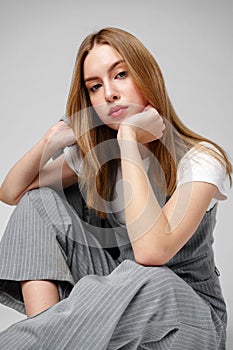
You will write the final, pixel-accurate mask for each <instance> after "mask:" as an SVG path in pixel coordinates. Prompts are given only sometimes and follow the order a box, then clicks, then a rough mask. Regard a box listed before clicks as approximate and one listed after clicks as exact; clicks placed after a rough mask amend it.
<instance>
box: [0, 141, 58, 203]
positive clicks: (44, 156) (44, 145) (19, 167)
mask: <svg viewBox="0 0 233 350" xmlns="http://www.w3.org/2000/svg"><path fill="white" fill-rule="evenodd" d="M54 146H55V145H51V144H49V142H47V138H46V137H43V138H42V139H41V140H40V141H39V142H38V143H37V144H36V145H35V146H34V147H33V148H32V149H31V150H30V151H29V152H27V153H26V154H25V155H24V156H23V157H22V158H21V159H20V160H19V161H18V162H17V163H16V164H15V165H14V166H13V167H12V168H11V169H10V171H9V172H8V174H7V176H6V178H5V180H4V181H3V183H2V185H1V192H0V200H1V201H3V202H5V203H8V204H15V202H17V199H18V197H20V196H21V194H22V193H23V192H25V190H26V189H27V188H28V187H29V186H30V184H31V183H32V182H33V181H35V179H36V178H38V180H37V182H38V186H39V176H38V175H39V172H40V169H42V168H43V166H44V165H45V164H46V163H47V161H48V160H49V159H50V158H51V156H52V155H53V154H54V152H55V151H56V147H54ZM34 187H37V184H36V183H35V184H34Z"/></svg>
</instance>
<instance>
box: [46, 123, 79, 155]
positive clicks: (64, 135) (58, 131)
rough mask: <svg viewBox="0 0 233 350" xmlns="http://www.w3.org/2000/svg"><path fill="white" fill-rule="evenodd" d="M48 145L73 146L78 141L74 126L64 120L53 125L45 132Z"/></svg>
mask: <svg viewBox="0 0 233 350" xmlns="http://www.w3.org/2000/svg"><path fill="white" fill-rule="evenodd" d="M45 138H46V141H47V144H48V145H51V146H52V147H53V148H55V149H60V148H64V147H66V146H71V145H73V144H74V143H76V138H75V136H74V132H73V130H72V128H71V127H70V126H69V125H68V124H67V123H65V122H64V121H59V122H57V123H56V124H55V125H53V126H52V127H51V128H50V129H49V130H48V131H47V133H46V134H45Z"/></svg>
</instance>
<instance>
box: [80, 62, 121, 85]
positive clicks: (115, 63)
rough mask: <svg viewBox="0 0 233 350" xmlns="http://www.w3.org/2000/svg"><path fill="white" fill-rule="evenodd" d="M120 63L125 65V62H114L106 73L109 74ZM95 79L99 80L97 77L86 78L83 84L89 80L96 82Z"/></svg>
mask: <svg viewBox="0 0 233 350" xmlns="http://www.w3.org/2000/svg"><path fill="white" fill-rule="evenodd" d="M121 63H125V61H124V60H117V61H116V62H114V63H113V64H111V66H110V67H109V68H108V73H110V72H111V71H112V70H113V69H114V68H116V67H117V66H118V65H119V64H121ZM97 79H99V77H97V76H95V77H94V76H93V77H88V78H86V79H84V83H87V82H88V81H90V80H97Z"/></svg>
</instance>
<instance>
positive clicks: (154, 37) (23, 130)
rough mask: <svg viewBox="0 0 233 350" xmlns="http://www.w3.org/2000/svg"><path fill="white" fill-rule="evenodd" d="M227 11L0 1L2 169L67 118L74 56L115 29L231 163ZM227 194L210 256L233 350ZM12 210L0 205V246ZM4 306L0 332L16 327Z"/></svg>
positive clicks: (209, 5)
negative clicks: (88, 39) (149, 57)
mask: <svg viewBox="0 0 233 350" xmlns="http://www.w3.org/2000/svg"><path fill="white" fill-rule="evenodd" d="M232 16H233V2H232V1H230V0H229V1H227V0H221V1H220V0H219V1H217V0H196V1H194V0H193V1H191V0H161V1H159V0H151V1H146V0H145V1H143V2H137V1H135V0H132V1H130V0H128V1H127V0H118V1H110V0H104V1H93V2H91V1H90V0H89V1H74V0H73V1H72V0H64V1H59V0H57V1H55V0H54V1H53V0H47V1H33V0H30V1H29V0H28V1H27V0H21V1H17V0H14V1H12V0H6V1H2V0H1V1H0V44H1V56H0V79H1V80H0V81H1V84H0V98H1V99H0V101H1V102H0V104H1V107H0V108H1V128H0V136H1V137H0V159H1V171H0V181H2V180H3V179H4V177H5V175H6V173H7V171H8V170H9V168H10V167H11V166H12V165H13V164H14V163H15V162H16V160H17V159H18V158H19V157H21V156H22V155H23V154H24V153H25V152H26V151H27V150H29V148H31V147H32V146H33V144H34V143H35V142H36V141H37V140H39V138H40V137H41V136H42V135H43V133H45V131H46V130H47V129H48V128H49V127H50V126H51V125H52V124H53V123H55V122H56V121H57V120H58V118H59V117H60V116H61V115H62V114H63V113H64V111H65V104H66V99H67V94H68V90H69V85H70V80H71V75H72V71H73V65H74V60H75V56H76V51H77V48H78V46H79V44H80V43H81V40H82V39H83V38H84V36H86V35H87V34H89V32H90V31H93V30H96V29H100V28H101V27H104V26H117V27H121V28H123V29H126V30H128V31H131V32H132V33H133V34H135V35H136V36H138V37H139V38H140V39H141V40H142V41H143V42H144V44H145V45H146V46H147V47H148V48H149V50H150V51H151V52H152V53H153V54H154V56H155V58H156V59H157V61H158V63H159V64H160V66H161V68H162V70H163V73H164V77H165V81H166V84H167V89H168V93H169V95H170V98H171V100H172V102H173V104H174V106H175V109H176V111H177V112H178V114H179V116H180V117H181V119H183V120H184V122H185V123H186V124H187V125H188V126H189V127H191V128H193V129H194V130H196V131H198V132H199V133H201V134H202V135H205V136H209V137H210V138H212V139H213V140H214V141H216V142H218V143H220V144H221V145H222V147H223V148H225V150H226V151H227V152H228V153H229V155H230V157H231V159H232V155H233V152H232V151H233V147H232V138H231V134H232V127H231V126H230V123H231V121H230V119H231V117H232V88H233V65H232V62H233V44H232V34H233V21H232ZM232 204H233V198H232V193H230V194H229V199H228V200H227V201H225V202H222V203H220V205H219V211H218V217H217V226H216V229H215V253H216V261H217V265H218V267H219V269H220V271H221V277H220V278H221V282H222V287H223V293H224V295H225V298H226V301H227V305H228V311H229V326H228V350H230V349H233V293H232V271H231V270H232V268H231V266H232V262H231V258H232V246H233V245H232V242H233V238H232V224H233V220H232V209H231V208H232ZM12 210H13V208H12V207H10V206H7V205H5V204H3V203H0V237H1V235H2V233H3V231H4V228H5V226H6V223H7V221H8V219H9V216H10V214H11V212H12ZM22 317H24V316H22V315H20V314H18V313H16V312H15V311H12V310H10V309H8V308H5V307H3V306H0V329H1V330H2V329H4V328H5V327H7V326H8V325H10V324H11V323H13V322H15V321H17V320H19V319H22Z"/></svg>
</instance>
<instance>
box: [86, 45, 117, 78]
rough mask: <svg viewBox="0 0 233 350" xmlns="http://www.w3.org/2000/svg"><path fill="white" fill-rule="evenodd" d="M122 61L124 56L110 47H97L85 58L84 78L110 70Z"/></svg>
mask: <svg viewBox="0 0 233 350" xmlns="http://www.w3.org/2000/svg"><path fill="white" fill-rule="evenodd" d="M121 59H122V56H121V55H120V54H119V53H118V52H117V50H115V49H114V48H113V47H111V46H110V45H107V44H104V45H95V46H94V47H93V48H92V49H91V51H90V52H89V53H88V55H87V56H86V58H85V61H84V66H83V70H84V76H85V75H87V74H88V75H92V74H96V72H97V71H102V70H104V69H108V68H109V66H111V65H112V64H113V63H114V62H116V61H118V60H121Z"/></svg>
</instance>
